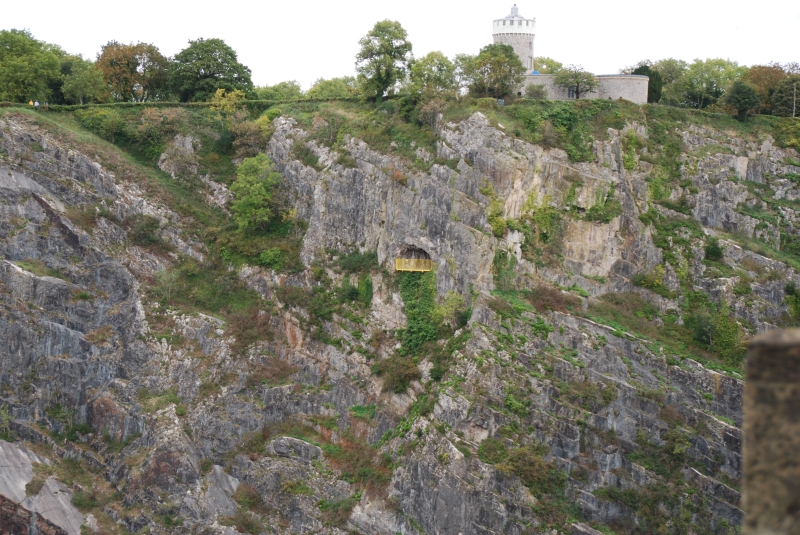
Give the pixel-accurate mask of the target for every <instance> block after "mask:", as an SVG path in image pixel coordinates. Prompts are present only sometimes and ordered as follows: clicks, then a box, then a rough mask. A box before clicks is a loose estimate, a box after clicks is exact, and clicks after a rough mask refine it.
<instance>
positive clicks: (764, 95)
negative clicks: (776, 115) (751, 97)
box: [742, 63, 787, 114]
mask: <svg viewBox="0 0 800 535" xmlns="http://www.w3.org/2000/svg"><path fill="white" fill-rule="evenodd" d="M786 76H787V72H786V71H784V70H783V67H782V66H781V65H780V64H778V63H770V64H769V65H753V66H752V67H750V68H749V69H748V70H747V72H746V73H745V75H744V76H743V77H742V79H743V80H744V81H745V82H747V84H748V85H749V86H750V87H752V88H753V89H754V90H755V92H756V95H758V98H759V100H760V101H761V107H760V110H759V111H760V112H761V113H766V114H770V113H772V94H773V93H774V92H775V89H777V87H778V84H780V83H781V80H783V79H784V78H786Z"/></svg>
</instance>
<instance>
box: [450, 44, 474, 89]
mask: <svg viewBox="0 0 800 535" xmlns="http://www.w3.org/2000/svg"><path fill="white" fill-rule="evenodd" d="M477 59H478V57H477V56H472V55H470V54H457V55H456V57H455V58H454V59H453V64H454V65H455V67H456V71H455V76H456V86H457V91H458V93H459V94H463V93H464V92H466V91H468V90H469V88H470V86H471V85H472V80H473V78H474V76H475V62H476V60H477Z"/></svg>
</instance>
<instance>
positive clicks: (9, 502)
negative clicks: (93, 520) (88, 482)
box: [0, 440, 83, 535]
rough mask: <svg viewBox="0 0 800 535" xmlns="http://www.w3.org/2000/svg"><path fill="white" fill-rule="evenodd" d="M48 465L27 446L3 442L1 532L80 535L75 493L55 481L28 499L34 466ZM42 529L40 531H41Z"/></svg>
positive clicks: (0, 450) (0, 443) (0, 446)
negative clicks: (74, 500)
mask: <svg viewBox="0 0 800 535" xmlns="http://www.w3.org/2000/svg"><path fill="white" fill-rule="evenodd" d="M42 462H45V460H44V459H43V458H41V457H40V456H38V455H36V454H35V453H33V452H31V451H29V450H28V449H26V448H25V447H17V446H16V445H15V444H10V443H8V442H5V441H4V440H0V533H2V534H3V535H6V534H9V535H12V534H18V533H23V534H28V533H30V534H31V535H34V534H35V533H40V534H41V535H47V534H53V535H61V534H66V535H80V533H81V529H80V527H81V524H83V515H81V513H80V512H79V511H78V510H77V509H75V507H74V506H73V505H72V503H71V500H72V491H70V490H69V489H67V488H66V487H65V486H64V485H63V484H61V483H60V482H58V481H56V480H55V479H53V478H48V479H47V480H45V482H44V485H42V487H41V489H40V490H39V491H38V493H37V494H36V495H34V496H27V497H26V490H25V487H26V485H27V484H28V483H29V482H30V481H31V480H32V479H33V465H32V463H37V464H40V463H42ZM37 530H38V531H37Z"/></svg>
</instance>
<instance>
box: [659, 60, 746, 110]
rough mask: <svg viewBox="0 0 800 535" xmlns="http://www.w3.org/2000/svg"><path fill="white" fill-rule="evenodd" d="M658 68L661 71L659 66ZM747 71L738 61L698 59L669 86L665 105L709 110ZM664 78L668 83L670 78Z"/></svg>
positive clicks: (665, 92)
mask: <svg viewBox="0 0 800 535" xmlns="http://www.w3.org/2000/svg"><path fill="white" fill-rule="evenodd" d="M683 65H686V64H685V63H684V64H683ZM656 68H657V70H659V71H661V69H660V68H658V64H656ZM745 70H746V68H745V67H741V66H739V64H737V63H736V62H735V61H729V60H725V59H720V58H716V59H707V60H705V61H704V60H701V59H696V60H694V62H692V64H691V65H688V67H685V70H683V71H682V72H680V73H679V74H678V78H677V79H675V80H674V81H671V83H669V84H667V85H666V87H665V88H664V92H663V96H662V104H669V105H673V106H684V107H689V108H700V109H702V108H707V107H708V106H711V105H712V104H715V103H716V102H717V101H718V100H719V99H720V98H721V97H722V96H723V95H724V94H725V89H726V88H728V87H729V86H730V85H731V84H732V83H733V82H734V80H736V79H738V78H740V77H741V76H742V75H743V74H744V72H745ZM662 75H663V72H662ZM664 77H665V82H666V78H667V77H666V76H664Z"/></svg>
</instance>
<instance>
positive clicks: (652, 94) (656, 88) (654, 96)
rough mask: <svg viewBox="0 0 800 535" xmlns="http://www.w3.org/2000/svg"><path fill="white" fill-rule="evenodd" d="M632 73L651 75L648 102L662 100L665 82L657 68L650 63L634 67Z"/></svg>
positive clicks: (648, 84) (648, 86)
mask: <svg viewBox="0 0 800 535" xmlns="http://www.w3.org/2000/svg"><path fill="white" fill-rule="evenodd" d="M631 74H639V75H642V76H649V77H650V80H649V81H648V82H647V102H649V103H651V104H652V103H655V102H658V101H659V100H661V90H662V89H663V85H664V82H663V80H662V78H661V74H660V73H659V72H658V71H657V70H655V69H652V68H651V67H650V66H648V65H642V66H640V67H637V68H636V69H634V70H633V71H632V72H631Z"/></svg>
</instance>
